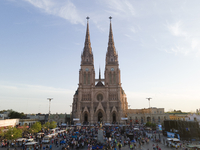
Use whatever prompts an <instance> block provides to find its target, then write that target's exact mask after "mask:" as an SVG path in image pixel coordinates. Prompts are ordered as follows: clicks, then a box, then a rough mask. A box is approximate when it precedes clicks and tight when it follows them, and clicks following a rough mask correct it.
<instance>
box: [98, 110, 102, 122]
mask: <svg viewBox="0 0 200 150" xmlns="http://www.w3.org/2000/svg"><path fill="white" fill-rule="evenodd" d="M102 121H103V114H102V113H101V112H99V113H98V122H102Z"/></svg>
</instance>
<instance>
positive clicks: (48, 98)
mask: <svg viewBox="0 0 200 150" xmlns="http://www.w3.org/2000/svg"><path fill="white" fill-rule="evenodd" d="M52 99H53V98H47V100H49V117H48V122H49V121H50V113H51V111H50V105H51V100H52Z"/></svg>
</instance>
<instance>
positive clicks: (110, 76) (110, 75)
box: [109, 73, 112, 84]
mask: <svg viewBox="0 0 200 150" xmlns="http://www.w3.org/2000/svg"><path fill="white" fill-rule="evenodd" d="M109 78H110V84H112V74H111V73H110V74H109Z"/></svg>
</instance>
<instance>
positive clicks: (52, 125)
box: [42, 121, 57, 129]
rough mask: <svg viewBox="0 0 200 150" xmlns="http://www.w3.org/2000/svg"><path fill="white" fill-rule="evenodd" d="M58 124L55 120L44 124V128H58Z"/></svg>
mask: <svg viewBox="0 0 200 150" xmlns="http://www.w3.org/2000/svg"><path fill="white" fill-rule="evenodd" d="M56 126H57V122H55V121H52V122H46V123H45V124H43V126H42V127H43V128H44V129H53V128H56Z"/></svg>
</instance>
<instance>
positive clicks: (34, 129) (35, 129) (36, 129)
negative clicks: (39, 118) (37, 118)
mask: <svg viewBox="0 0 200 150" xmlns="http://www.w3.org/2000/svg"><path fill="white" fill-rule="evenodd" d="M41 129H42V125H41V123H40V122H36V123H35V124H33V125H32V126H31V128H30V129H29V132H31V133H37V132H39V131H41Z"/></svg>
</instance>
